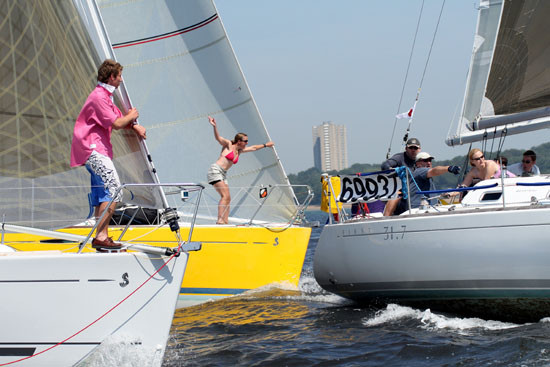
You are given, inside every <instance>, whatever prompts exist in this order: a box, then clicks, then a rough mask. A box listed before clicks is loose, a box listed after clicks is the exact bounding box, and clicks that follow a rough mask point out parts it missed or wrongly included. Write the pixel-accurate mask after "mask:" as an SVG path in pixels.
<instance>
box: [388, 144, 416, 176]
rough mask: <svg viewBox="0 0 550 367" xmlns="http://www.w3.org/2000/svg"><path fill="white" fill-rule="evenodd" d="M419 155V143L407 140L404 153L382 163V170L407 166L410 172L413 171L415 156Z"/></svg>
mask: <svg viewBox="0 0 550 367" xmlns="http://www.w3.org/2000/svg"><path fill="white" fill-rule="evenodd" d="M418 153H420V141H419V140H418V139H417V138H410V139H409V140H407V145H406V147H405V151H404V152H401V153H397V154H395V155H393V156H392V157H391V158H388V159H387V160H386V161H385V162H384V163H382V167H381V168H382V170H383V171H385V170H388V169H390V168H395V167H401V166H407V167H409V169H410V170H411V171H414V169H415V162H416V155H417V154H418Z"/></svg>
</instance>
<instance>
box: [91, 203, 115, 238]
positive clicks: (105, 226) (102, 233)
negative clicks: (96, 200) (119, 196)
mask: <svg viewBox="0 0 550 367" xmlns="http://www.w3.org/2000/svg"><path fill="white" fill-rule="evenodd" d="M116 204H117V203H115V202H112V203H111V205H110V206H109V202H108V201H104V202H102V203H100V204H99V206H96V212H95V214H96V217H97V218H99V217H100V216H101V214H102V213H103V211H105V209H106V208H107V207H108V206H109V208H108V209H107V213H106V214H105V216H104V217H103V219H101V221H100V222H99V224H98V225H97V229H96V234H95V238H97V239H98V240H101V241H104V240H106V239H107V237H109V222H110V221H111V217H112V216H113V213H114V212H115V208H116Z"/></svg>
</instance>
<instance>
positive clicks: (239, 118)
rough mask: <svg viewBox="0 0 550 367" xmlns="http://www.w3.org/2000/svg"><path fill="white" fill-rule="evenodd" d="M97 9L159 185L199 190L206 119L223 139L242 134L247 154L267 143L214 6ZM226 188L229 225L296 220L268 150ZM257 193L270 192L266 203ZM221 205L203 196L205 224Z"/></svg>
mask: <svg viewBox="0 0 550 367" xmlns="http://www.w3.org/2000/svg"><path fill="white" fill-rule="evenodd" d="M99 7H100V10H101V15H102V18H103V20H104V22H105V26H106V29H107V31H108V34H109V38H110V40H111V42H112V44H113V48H114V50H115V54H116V58H117V60H118V61H119V62H120V63H122V64H123V65H124V80H125V83H126V85H127V86H128V89H129V90H130V92H131V94H132V98H133V103H134V105H135V106H136V107H137V108H138V110H139V111H140V123H141V124H143V125H144V126H146V127H147V129H148V130H147V136H148V137H147V142H148V146H149V149H150V151H151V153H152V156H153V159H154V162H155V165H156V166H157V168H158V175H159V178H160V180H161V181H162V182H175V181H177V180H178V179H181V177H186V179H188V180H192V181H197V182H203V183H205V184H206V182H205V181H206V172H207V170H208V167H209V166H210V164H211V163H213V162H214V161H215V160H216V159H217V158H218V156H219V152H220V145H219V144H218V143H217V142H216V141H215V140H214V137H213V132H212V127H211V126H210V124H209V123H208V120H207V116H208V115H212V116H213V117H215V118H216V121H217V123H218V127H219V130H220V134H221V135H222V136H224V137H226V138H229V139H232V138H233V136H234V135H235V134H236V133H237V132H244V133H246V134H247V135H248V137H249V140H250V144H263V143H264V142H266V141H268V140H270V138H269V136H268V133H267V131H266V128H265V126H264V123H263V121H262V118H261V116H260V114H259V112H258V109H257V107H256V104H255V102H254V100H253V97H252V95H251V93H250V90H249V88H248V85H247V83H246V80H245V78H244V75H243V73H242V71H241V69H240V66H239V64H238V62H237V59H236V57H235V54H234V52H233V49H232V47H231V44H230V42H229V39H228V37H227V34H226V32H225V29H224V27H223V24H222V22H221V20H220V17H219V15H218V13H217V10H216V7H215V5H214V4H213V3H212V1H211V0H186V1H179V0H165V1H158V0H143V1H131V2H120V1H113V0H103V1H99ZM266 72H268V71H266ZM228 180H229V185H230V187H231V195H232V203H231V213H230V216H231V217H238V218H250V217H251V216H254V215H255V219H259V220H266V221H287V220H288V219H289V218H290V217H292V215H293V214H294V213H295V210H296V200H295V197H294V193H293V191H292V189H291V188H290V187H288V179H287V177H286V174H285V172H284V170H283V168H282V166H281V163H280V161H279V157H278V156H277V154H276V152H275V150H274V149H262V150H259V151H257V152H254V153H248V154H245V155H244V156H243V157H241V159H240V160H239V162H238V164H236V165H234V166H233V167H232V168H231V170H230V171H229V172H228ZM261 187H267V188H268V192H269V195H268V197H267V198H266V199H261V198H260V197H259V193H260V188H261ZM218 200H219V196H218V194H217V193H216V192H215V191H214V190H210V191H209V192H208V193H207V194H206V198H205V201H206V202H207V203H208V204H209V207H206V208H202V209H201V214H202V216H203V217H207V218H215V217H216V214H215V212H216V202H217V201H218ZM262 201H265V203H263V205H262V206H261V209H260V210H259V211H258V212H257V213H256V211H257V210H258V208H259V207H260V205H261V204H262ZM209 220H210V222H211V219H209Z"/></svg>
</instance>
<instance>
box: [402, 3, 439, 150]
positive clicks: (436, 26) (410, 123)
mask: <svg viewBox="0 0 550 367" xmlns="http://www.w3.org/2000/svg"><path fill="white" fill-rule="evenodd" d="M444 7H445V0H443V3H442V4H441V10H440V11H439V17H438V18H437V24H436V25H435V30H434V35H433V37H432V43H431V45H430V50H429V51H428V57H427V58H426V64H425V65H424V72H423V73H422V78H421V79H420V85H419V87H418V91H417V92H416V100H415V101H414V110H413V114H412V115H411V118H410V119H409V124H408V125H407V131H406V132H405V136H404V137H403V140H404V141H407V138H408V137H409V132H410V131H411V126H412V122H413V116H414V112H416V111H415V110H416V104H417V103H418V100H419V99H420V91H421V90H422V84H424V77H425V76H426V71H427V70H428V64H429V63H430V57H431V56H432V50H433V47H434V43H435V37H436V36H437V31H438V29H439V23H440V22H441V15H442V14H443V8H444Z"/></svg>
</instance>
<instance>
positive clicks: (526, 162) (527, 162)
mask: <svg viewBox="0 0 550 367" xmlns="http://www.w3.org/2000/svg"><path fill="white" fill-rule="evenodd" d="M531 162H532V161H521V163H525V164H529V163H531Z"/></svg>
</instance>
